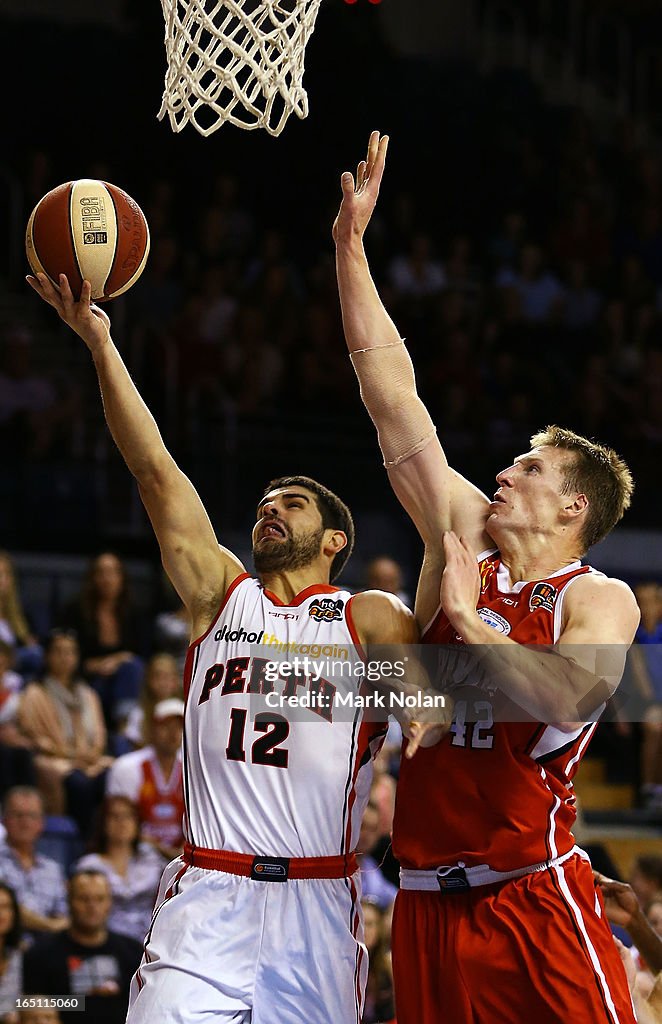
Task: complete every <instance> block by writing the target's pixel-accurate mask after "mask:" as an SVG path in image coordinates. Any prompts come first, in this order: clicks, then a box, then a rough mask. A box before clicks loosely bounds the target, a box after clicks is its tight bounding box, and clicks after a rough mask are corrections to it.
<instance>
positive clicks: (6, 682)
mask: <svg viewBox="0 0 662 1024" xmlns="http://www.w3.org/2000/svg"><path fill="white" fill-rule="evenodd" d="M12 659H13V651H12V649H11V647H10V646H9V644H6V643H5V642H4V641H3V640H0V798H1V797H2V796H3V795H4V794H5V793H6V792H7V790H8V789H11V788H12V786H32V785H34V782H35V773H34V766H33V764H32V754H31V753H30V741H29V740H28V739H27V737H26V736H24V735H23V733H22V732H21V731H20V729H19V728H18V724H17V719H18V709H19V704H20V697H19V694H18V692H17V691H18V690H19V689H20V686H21V684H22V679H21V677H20V676H19V675H18V673H16V672H12V671H11V669H10V667H9V666H10V665H11V664H12Z"/></svg>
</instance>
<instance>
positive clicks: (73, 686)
mask: <svg viewBox="0 0 662 1024" xmlns="http://www.w3.org/2000/svg"><path fill="white" fill-rule="evenodd" d="M45 656H46V674H45V676H44V678H43V680H42V681H41V682H39V683H30V684H29V685H28V686H27V687H26V689H25V690H24V691H23V695H22V698H21V704H20V707H19V711H18V724H19V727H20V728H21V730H22V732H23V733H24V734H25V735H26V736H27V737H28V738H29V739H30V740H31V742H32V747H33V750H34V765H35V769H36V772H37V784H38V786H39V788H40V790H41V792H42V794H43V796H44V802H45V805H46V811H47V813H48V814H65V813H67V814H69V815H71V817H72V818H74V819H75V820H76V822H77V824H78V827H79V829H80V830H81V834H85V833H86V832H87V830H88V828H89V822H90V819H91V817H92V815H93V813H94V810H95V808H96V807H97V806H98V804H99V803H100V801H101V800H102V798H103V789H104V773H105V771H106V768H108V767H109V765H110V764H111V761H112V759H111V758H109V757H106V756H105V753H104V752H105V749H106V728H105V725H104V721H103V714H102V711H101V703H100V701H99V698H98V697H97V695H96V693H95V692H94V690H93V689H92V688H91V687H90V686H88V685H87V683H84V682H82V681H81V680H80V679H78V676H77V673H78V665H79V660H80V653H79V647H78V641H77V639H76V636H75V634H74V633H72V632H70V631H66V630H61V629H54V630H52V631H51V633H50V634H49V636H48V640H47V643H46V651H45Z"/></svg>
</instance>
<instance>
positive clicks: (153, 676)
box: [124, 654, 182, 747]
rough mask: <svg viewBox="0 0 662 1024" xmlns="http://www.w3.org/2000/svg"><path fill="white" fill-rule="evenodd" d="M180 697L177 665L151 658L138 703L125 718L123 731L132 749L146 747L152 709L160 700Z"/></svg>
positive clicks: (165, 658)
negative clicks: (127, 717) (126, 718)
mask: <svg viewBox="0 0 662 1024" xmlns="http://www.w3.org/2000/svg"><path fill="white" fill-rule="evenodd" d="M181 696H182V677H181V673H180V672H179V667H178V665H177V662H176V661H175V659H174V658H173V657H172V655H171V654H153V655H152V657H151V658H150V659H149V661H148V662H147V666H146V668H145V678H144V680H143V685H142V690H141V693H140V703H139V704H137V705H136V707H135V708H134V709H133V711H132V712H131V714H130V715H129V719H128V721H127V723H126V728H125V730H124V735H125V736H126V738H127V739H128V740H130V742H131V743H132V745H133V747H144V746H146V744H147V743H149V735H148V734H149V730H150V722H151V721H152V719H153V716H154V708H155V707H156V705H157V704H159V703H160V702H161V701H162V700H168V699H169V698H172V697H178V698H181Z"/></svg>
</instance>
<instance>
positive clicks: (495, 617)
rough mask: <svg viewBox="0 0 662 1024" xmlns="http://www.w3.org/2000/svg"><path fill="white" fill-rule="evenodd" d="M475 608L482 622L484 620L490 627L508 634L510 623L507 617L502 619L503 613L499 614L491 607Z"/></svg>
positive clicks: (505, 634)
mask: <svg viewBox="0 0 662 1024" xmlns="http://www.w3.org/2000/svg"><path fill="white" fill-rule="evenodd" d="M477 610H478V614H479V615H480V617H481V619H482V620H483V622H486V623H487V625H488V626H491V627H492V629H496V631H497V633H503V634H504V636H508V634H509V633H510V623H509V622H508V620H507V619H504V617H503V615H499V613H498V612H495V611H493V610H492V609H491V608H478V609H477Z"/></svg>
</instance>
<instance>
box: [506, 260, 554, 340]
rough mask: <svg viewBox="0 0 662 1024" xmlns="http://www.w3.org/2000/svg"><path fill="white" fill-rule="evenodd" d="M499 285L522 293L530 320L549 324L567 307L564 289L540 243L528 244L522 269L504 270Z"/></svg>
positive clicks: (522, 261)
mask: <svg viewBox="0 0 662 1024" xmlns="http://www.w3.org/2000/svg"><path fill="white" fill-rule="evenodd" d="M496 285H497V287H498V288H505V289H512V290H513V291H514V292H515V293H516V294H517V295H518V297H519V300H520V304H521V310H522V317H523V319H524V320H526V321H528V323H531V324H544V323H548V322H549V321H550V320H552V319H554V317H555V316H557V315H558V314H559V313H560V312H561V310H562V308H563V288H562V286H561V284H560V283H559V281H558V280H557V278H556V277H555V276H554V274H552V273H550V271H548V270H546V269H545V266H544V254H543V251H542V249H541V248H540V246H538V245H532V244H528V245H525V246H524V247H523V248H522V252H521V255H520V263H519V269H518V270H515V271H513V270H510V269H508V268H505V269H503V270H501V271H500V272H499V274H498V275H497V279H496Z"/></svg>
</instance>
